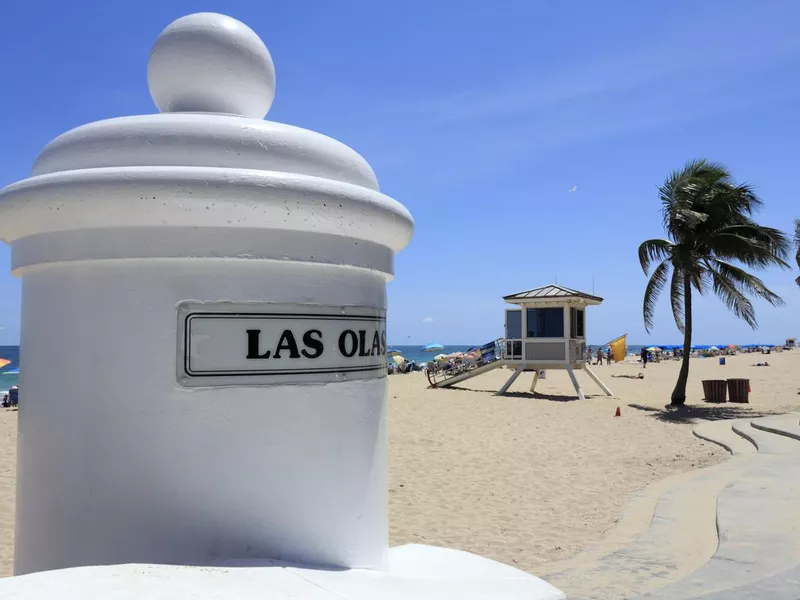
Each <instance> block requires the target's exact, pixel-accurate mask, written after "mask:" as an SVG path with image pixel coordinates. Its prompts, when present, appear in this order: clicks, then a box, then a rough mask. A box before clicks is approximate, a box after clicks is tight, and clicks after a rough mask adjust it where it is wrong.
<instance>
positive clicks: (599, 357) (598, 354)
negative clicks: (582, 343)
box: [595, 348, 603, 366]
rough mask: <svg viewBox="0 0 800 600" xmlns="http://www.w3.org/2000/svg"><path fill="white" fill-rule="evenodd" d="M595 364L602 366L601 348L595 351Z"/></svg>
mask: <svg viewBox="0 0 800 600" xmlns="http://www.w3.org/2000/svg"><path fill="white" fill-rule="evenodd" d="M595 364H598V365H600V366H603V349H602V348H598V349H597V363H595Z"/></svg>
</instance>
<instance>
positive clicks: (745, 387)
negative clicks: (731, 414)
mask: <svg viewBox="0 0 800 600" xmlns="http://www.w3.org/2000/svg"><path fill="white" fill-rule="evenodd" d="M728 395H729V396H730V401H731V402H742V403H749V402H750V380H749V379H728Z"/></svg>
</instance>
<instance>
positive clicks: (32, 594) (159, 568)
mask: <svg viewBox="0 0 800 600" xmlns="http://www.w3.org/2000/svg"><path fill="white" fill-rule="evenodd" d="M0 596H2V598H3V600H52V599H53V598H59V599H62V600H140V599H141V598H144V597H146V598H147V600H176V599H181V598H192V599H193V600H264V599H265V598H269V599H270V600H289V599H292V600H294V599H297V598H303V599H304V600H401V599H402V600H412V599H413V600H445V599H446V600H453V599H458V600H563V599H564V598H565V595H564V594H563V592H561V591H559V590H558V589H556V588H555V587H553V586H552V585H550V584H548V583H547V582H545V581H542V580H541V579H538V578H537V577H534V576H533V575H529V574H527V573H524V572H522V571H519V570H517V569H513V568H511V567H508V566H506V565H503V564H500V563H497V562H494V561H492V560H488V559H486V558H481V557H479V556H475V555H474V554H469V553H467V552H459V551H457V550H447V549H445V548H435V547H432V546H419V545H416V544H413V545H408V546H400V547H398V548H393V549H392V550H391V551H390V552H389V566H388V568H387V569H386V570H385V571H383V572H375V571H366V570H361V569H351V570H339V571H325V570H318V569H311V568H301V567H296V566H291V565H285V564H281V563H275V562H267V561H251V562H244V561H235V562H229V563H226V565H225V566H218V567H178V566H165V565H152V564H130V565H114V566H109V567H87V568H78V569H67V570H63V571H54V572H48V573H36V574H33V575H25V576H22V577H12V578H6V579H0Z"/></svg>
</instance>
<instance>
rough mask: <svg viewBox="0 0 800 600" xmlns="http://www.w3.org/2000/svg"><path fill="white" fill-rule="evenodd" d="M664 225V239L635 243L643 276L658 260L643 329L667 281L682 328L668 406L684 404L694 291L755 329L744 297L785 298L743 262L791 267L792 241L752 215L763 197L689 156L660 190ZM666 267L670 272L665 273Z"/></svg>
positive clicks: (724, 171) (648, 290)
mask: <svg viewBox="0 0 800 600" xmlns="http://www.w3.org/2000/svg"><path fill="white" fill-rule="evenodd" d="M658 192H659V197H660V199H661V210H662V214H663V218H664V229H665V230H666V232H667V235H668V237H669V239H666V240H664V239H652V240H647V241H646V242H643V243H642V244H641V245H640V246H639V262H640V263H641V265H642V269H643V270H644V272H645V275H647V274H648V273H649V271H650V266H651V265H652V264H656V267H655V269H654V270H653V272H652V275H650V279H649V281H648V282H647V287H646V288H645V292H644V322H645V327H646V329H647V331H648V332H650V331H651V330H652V328H653V317H654V314H655V307H656V302H657V300H658V297H659V295H660V294H661V292H662V291H663V290H664V288H666V287H667V286H668V285H669V298H670V303H671V305H672V314H673V316H674V318H675V324H676V325H677V326H678V329H679V330H680V331H681V332H682V333H683V362H682V363H681V370H680V374H679V375H678V381H677V383H676V384H675V389H674V390H673V392H672V404H673V405H682V404H683V403H684V402H686V382H687V380H688V378H689V354H690V352H691V347H692V290H693V289H694V290H695V291H697V292H698V293H700V294H704V293H705V292H706V291H708V290H709V289H711V290H713V291H714V293H715V294H716V295H717V296H718V297H719V298H720V299H721V300H722V301H723V302H724V303H725V304H726V305H727V306H728V308H729V309H730V310H732V311H733V314H735V315H736V316H737V317H739V318H741V319H743V320H744V321H745V322H746V323H747V324H748V325H750V326H751V327H752V328H753V329H755V328H756V325H757V322H756V315H755V310H754V308H753V305H752V303H751V302H750V300H749V299H748V297H747V296H748V295H753V296H758V297H760V298H763V299H764V300H766V301H767V302H769V303H770V304H772V305H773V306H780V305H782V304H783V303H784V302H783V300H782V299H781V298H780V296H778V295H777V294H774V293H773V292H771V291H770V290H769V289H767V286H766V285H764V282H763V281H761V280H760V279H759V278H758V277H755V276H754V275H751V274H750V273H748V272H747V271H745V270H744V269H742V268H741V267H739V266H737V265H736V264H734V263H739V264H741V265H743V266H745V267H751V268H765V267H769V266H773V265H777V266H780V267H784V268H786V267H788V266H789V265H788V264H787V263H786V262H785V259H786V258H787V257H788V254H789V248H790V242H789V240H788V239H787V237H786V236H785V235H784V234H783V233H782V232H780V231H778V230H777V229H772V228H770V227H764V226H762V225H759V224H758V223H756V222H755V221H753V220H752V219H751V215H752V214H753V213H754V212H756V211H757V210H758V209H759V208H760V207H761V200H760V199H759V198H758V196H756V194H755V192H754V191H753V188H751V187H750V186H749V185H747V184H736V183H734V181H733V178H732V177H731V174H730V172H729V171H728V169H726V168H725V167H724V166H722V165H720V164H717V163H712V162H709V161H707V160H705V159H701V160H693V161H690V162H688V163H687V164H686V166H685V167H684V168H683V169H682V170H681V171H675V172H673V173H672V174H671V175H670V176H669V177H668V178H667V180H666V181H665V182H664V185H662V186H661V187H660V188H659V190H658ZM670 271H672V276H671V277H670Z"/></svg>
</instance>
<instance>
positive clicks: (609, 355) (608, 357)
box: [606, 348, 612, 366]
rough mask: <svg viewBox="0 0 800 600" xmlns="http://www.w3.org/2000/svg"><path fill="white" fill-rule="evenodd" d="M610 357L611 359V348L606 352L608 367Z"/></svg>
mask: <svg viewBox="0 0 800 600" xmlns="http://www.w3.org/2000/svg"><path fill="white" fill-rule="evenodd" d="M611 357H612V354H611V348H609V349H608V351H607V352H606V364H607V365H609V366H610V365H611Z"/></svg>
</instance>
